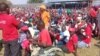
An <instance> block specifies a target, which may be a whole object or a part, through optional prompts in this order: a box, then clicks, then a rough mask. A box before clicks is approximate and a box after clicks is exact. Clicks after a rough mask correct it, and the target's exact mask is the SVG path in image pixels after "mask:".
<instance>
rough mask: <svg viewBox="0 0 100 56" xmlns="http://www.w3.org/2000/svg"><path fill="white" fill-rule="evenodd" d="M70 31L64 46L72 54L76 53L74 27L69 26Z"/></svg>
mask: <svg viewBox="0 0 100 56" xmlns="http://www.w3.org/2000/svg"><path fill="white" fill-rule="evenodd" d="M69 31H70V38H69V41H68V43H67V44H66V48H67V50H68V52H69V53H73V54H74V56H78V55H77V43H78V36H77V35H76V34H75V29H74V28H69Z"/></svg>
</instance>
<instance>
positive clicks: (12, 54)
mask: <svg viewBox="0 0 100 56" xmlns="http://www.w3.org/2000/svg"><path fill="white" fill-rule="evenodd" d="M4 48H5V50H4V56H21V48H20V44H19V43H18V40H17V39H16V40H13V41H7V42H4Z"/></svg>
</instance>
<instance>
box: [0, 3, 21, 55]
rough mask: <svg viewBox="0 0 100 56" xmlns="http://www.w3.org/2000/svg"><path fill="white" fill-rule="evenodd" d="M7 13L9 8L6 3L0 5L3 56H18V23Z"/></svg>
mask: <svg viewBox="0 0 100 56" xmlns="http://www.w3.org/2000/svg"><path fill="white" fill-rule="evenodd" d="M8 12H9V6H8V5H7V4H6V3H0V29H1V30H2V32H3V42H4V47H5V51H4V56H20V45H19V43H18V30H17V27H18V25H19V21H17V20H16V19H15V17H14V16H10V15H9V14H8Z"/></svg>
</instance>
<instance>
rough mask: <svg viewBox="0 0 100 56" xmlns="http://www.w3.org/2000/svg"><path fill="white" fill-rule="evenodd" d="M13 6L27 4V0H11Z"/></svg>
mask: <svg viewBox="0 0 100 56" xmlns="http://www.w3.org/2000/svg"><path fill="white" fill-rule="evenodd" d="M10 1H11V3H12V4H14V5H17V4H27V0H10Z"/></svg>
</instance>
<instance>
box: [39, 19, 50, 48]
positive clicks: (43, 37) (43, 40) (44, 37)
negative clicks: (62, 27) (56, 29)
mask: <svg viewBox="0 0 100 56" xmlns="http://www.w3.org/2000/svg"><path fill="white" fill-rule="evenodd" d="M37 28H38V30H39V31H40V33H39V37H38V45H39V46H41V47H50V46H52V41H51V38H50V35H49V31H48V30H47V29H45V24H44V23H43V21H41V20H40V21H39V22H38V23H37Z"/></svg>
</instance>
